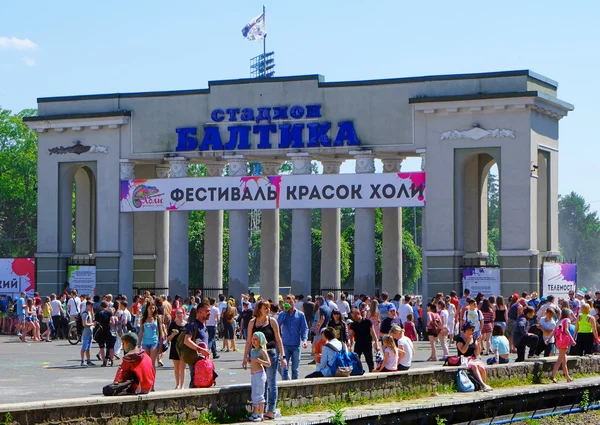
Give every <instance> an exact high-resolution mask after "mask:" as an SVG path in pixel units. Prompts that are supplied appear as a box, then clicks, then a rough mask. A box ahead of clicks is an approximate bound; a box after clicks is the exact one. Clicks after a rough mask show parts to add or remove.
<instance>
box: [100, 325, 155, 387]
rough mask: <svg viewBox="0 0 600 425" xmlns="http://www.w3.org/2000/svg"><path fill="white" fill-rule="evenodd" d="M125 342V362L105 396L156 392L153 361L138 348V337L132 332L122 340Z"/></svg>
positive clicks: (122, 363)
mask: <svg viewBox="0 0 600 425" xmlns="http://www.w3.org/2000/svg"><path fill="white" fill-rule="evenodd" d="M121 341H122V342H123V351H124V352H125V356H123V361H122V362H121V366H119V370H117V374H116V375H115V379H114V381H113V383H112V384H109V385H107V386H105V387H104V388H103V389H102V393H103V394H104V395H105V396H114V395H129V394H147V393H149V392H150V391H153V390H154V381H155V379H156V372H155V370H154V366H153V364H152V359H151V358H150V356H148V354H146V352H145V351H144V350H143V349H141V348H136V347H137V344H138V337H137V335H136V334H134V333H132V332H130V333H127V334H125V335H123V337H122V338H121Z"/></svg>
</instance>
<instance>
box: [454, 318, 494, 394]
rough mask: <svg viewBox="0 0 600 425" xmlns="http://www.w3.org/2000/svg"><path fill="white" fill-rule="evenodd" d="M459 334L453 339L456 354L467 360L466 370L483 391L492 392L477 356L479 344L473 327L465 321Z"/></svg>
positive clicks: (479, 351)
mask: <svg viewBox="0 0 600 425" xmlns="http://www.w3.org/2000/svg"><path fill="white" fill-rule="evenodd" d="M461 331H462V332H461V334H460V335H459V336H456V337H455V338H454V341H455V342H456V349H457V350H458V354H459V355H462V356H465V357H466V358H467V368H468V370H469V371H470V372H471V374H472V375H473V377H474V378H475V380H477V382H479V385H481V388H482V389H483V391H486V392H487V391H492V387H490V386H489V385H487V383H486V379H487V375H486V372H485V365H484V364H483V362H482V361H481V360H479V358H478V356H479V355H480V354H481V344H480V343H479V341H478V340H477V339H476V338H475V335H474V334H475V325H474V324H473V323H471V322H469V321H466V322H465V324H464V325H463V326H462V328H461Z"/></svg>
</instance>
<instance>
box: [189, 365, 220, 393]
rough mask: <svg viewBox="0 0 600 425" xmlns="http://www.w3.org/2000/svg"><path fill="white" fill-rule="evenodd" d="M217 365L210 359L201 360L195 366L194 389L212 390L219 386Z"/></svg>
mask: <svg viewBox="0 0 600 425" xmlns="http://www.w3.org/2000/svg"><path fill="white" fill-rule="evenodd" d="M218 376H219V375H217V373H216V372H215V364H214V363H213V361H212V360H210V359H200V360H198V361H197V362H196V364H195V365H194V387H195V388H210V387H212V386H214V385H217V381H216V379H217V377H218Z"/></svg>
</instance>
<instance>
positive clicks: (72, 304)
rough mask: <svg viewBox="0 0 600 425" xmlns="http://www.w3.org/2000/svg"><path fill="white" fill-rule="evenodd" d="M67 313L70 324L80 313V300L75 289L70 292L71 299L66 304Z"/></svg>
mask: <svg viewBox="0 0 600 425" xmlns="http://www.w3.org/2000/svg"><path fill="white" fill-rule="evenodd" d="M67 311H68V312H69V320H70V321H71V322H74V321H75V320H76V318H77V316H79V313H80V312H81V299H80V298H79V297H78V296H77V289H73V290H72V291H71V298H69V301H68V302H67Z"/></svg>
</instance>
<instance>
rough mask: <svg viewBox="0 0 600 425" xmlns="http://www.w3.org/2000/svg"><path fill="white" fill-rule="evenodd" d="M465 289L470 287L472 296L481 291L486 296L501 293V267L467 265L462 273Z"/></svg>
mask: <svg viewBox="0 0 600 425" xmlns="http://www.w3.org/2000/svg"><path fill="white" fill-rule="evenodd" d="M462 285H463V291H464V290H465V289H469V290H470V291H471V296H473V297H474V296H475V295H476V294H477V293H479V292H481V293H482V294H483V295H485V297H486V298H488V297H489V296H491V295H493V296H495V297H497V296H498V295H501V294H500V269H499V268H492V267H467V268H464V269H463V275H462Z"/></svg>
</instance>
